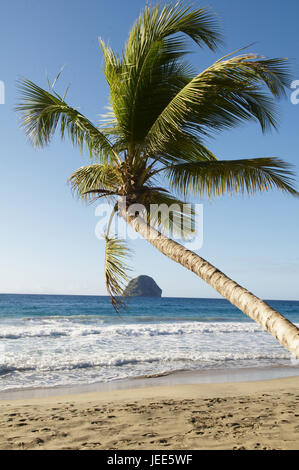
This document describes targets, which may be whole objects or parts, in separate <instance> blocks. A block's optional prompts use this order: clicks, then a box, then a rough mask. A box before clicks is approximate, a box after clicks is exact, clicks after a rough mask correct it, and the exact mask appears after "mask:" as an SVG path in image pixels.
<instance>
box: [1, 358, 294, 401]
mask: <svg viewBox="0 0 299 470" xmlns="http://www.w3.org/2000/svg"><path fill="white" fill-rule="evenodd" d="M288 377H289V378H296V377H297V378H298V379H299V366H297V365H292V366H286V365H280V366H269V367H248V368H231V369H230V368H226V369H207V370H177V371H169V372H165V373H161V374H153V375H148V376H136V377H128V378H125V379H117V380H112V381H110V382H95V383H92V384H73V385H60V386H53V387H36V388H25V389H10V390H7V391H5V390H4V391H0V404H1V403H2V402H3V401H7V400H10V401H13V400H22V399H31V398H37V399H39V398H47V397H56V396H72V395H79V394H89V393H105V392H114V391H121V390H125V391H126V390H135V389H136V390H138V389H144V388H145V389H146V388H155V387H172V386H179V385H180V386H185V385H202V384H207V385H209V384H224V383H226V384H234V383H236V384H238V383H251V382H260V381H262V382H264V381H271V380H275V379H277V380H279V379H284V378H288Z"/></svg>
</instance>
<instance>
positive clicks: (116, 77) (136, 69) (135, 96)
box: [100, 2, 220, 152]
mask: <svg viewBox="0 0 299 470" xmlns="http://www.w3.org/2000/svg"><path fill="white" fill-rule="evenodd" d="M186 38H191V39H193V40H194V41H195V42H196V43H197V44H198V45H200V46H202V45H206V46H208V47H209V48H210V49H212V50H214V48H215V47H216V45H217V44H218V43H220V33H219V28H218V24H217V21H216V18H215V16H214V15H212V14H211V13H210V12H208V11H207V10H205V9H203V8H201V9H196V8H194V7H192V5H191V4H190V5H186V4H185V3H184V2H177V3H176V4H173V3H167V4H166V5H165V6H164V7H162V6H160V5H155V6H146V7H145V9H144V11H143V12H142V13H141V15H140V17H139V19H138V20H137V21H136V23H135V25H134V26H133V28H132V30H131V32H130V35H129V39H128V42H127V44H126V47H125V51H124V53H123V54H122V56H121V57H118V55H117V54H115V53H114V52H113V50H112V49H111V48H110V47H109V46H107V45H105V43H104V42H103V41H102V40H100V46H101V48H102V51H103V54H104V58H105V68H104V72H105V75H106V79H107V82H108V84H109V87H110V91H111V105H112V107H113V111H114V114H115V116H116V119H117V121H118V124H119V126H120V128H121V130H122V133H123V135H124V136H126V138H127V140H128V142H129V143H130V149H131V152H132V151H133V150H132V149H133V147H134V146H135V144H136V143H137V144H138V143H140V142H141V141H142V140H143V138H144V136H145V135H146V133H147V132H148V130H149V128H150V127H151V126H152V124H153V122H154V121H155V120H156V118H157V116H158V115H159V114H160V113H161V112H162V110H163V109H164V107H165V106H166V105H167V104H168V102H169V101H170V100H171V99H172V98H173V97H174V96H175V95H176V94H177V93H178V91H179V90H180V89H181V88H182V87H183V86H185V85H186V83H187V82H188V81H189V80H191V78H192V77H193V76H194V74H193V73H191V68H190V66H189V65H188V64H186V63H183V62H182V61H181V58H182V56H183V55H185V54H186Z"/></svg>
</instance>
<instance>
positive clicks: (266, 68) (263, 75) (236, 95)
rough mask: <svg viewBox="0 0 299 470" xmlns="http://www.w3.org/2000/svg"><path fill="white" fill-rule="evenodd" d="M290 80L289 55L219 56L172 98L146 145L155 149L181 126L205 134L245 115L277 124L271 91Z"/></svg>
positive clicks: (263, 124) (278, 93)
mask: <svg viewBox="0 0 299 470" xmlns="http://www.w3.org/2000/svg"><path fill="white" fill-rule="evenodd" d="M288 84H289V74H288V70H287V67H286V59H263V58H260V57H259V56H257V55H255V54H246V55H241V56H237V57H231V58H229V59H226V60H222V61H217V62H216V63H214V64H213V65H212V66H211V67H209V68H208V69H206V70H205V71H203V72H202V73H200V74H199V75H197V76H196V77H194V78H193V79H192V80H190V81H189V83H187V84H186V86H185V87H184V88H182V89H181V90H180V91H179V92H178V93H177V95H176V96H175V97H174V98H173V99H172V100H171V101H170V102H169V103H168V105H167V106H166V107H165V108H164V110H163V111H162V112H161V114H160V115H159V116H158V118H157V119H156V121H155V123H154V124H153V126H152V127H151V129H150V130H149V133H148V135H147V138H146V142H145V145H146V146H147V148H149V149H151V151H152V152H154V151H157V149H159V148H160V145H161V144H160V142H161V141H162V142H163V141H165V140H171V139H172V138H173V136H174V135H176V134H177V133H178V132H179V131H180V130H186V129H188V130H189V131H191V132H192V133H195V134H196V133H198V134H201V135H203V136H205V135H209V134H210V133H211V132H212V131H213V132H214V131H217V130H221V129H226V128H230V127H234V126H236V125H237V124H239V123H240V122H242V121H244V120H255V121H257V122H259V123H260V125H261V128H262V130H263V131H265V130H267V129H268V128H271V127H276V107H275V105H274V100H273V96H274V97H279V96H282V95H283V94H284V93H285V87H286V86H288ZM264 88H265V89H268V93H266V91H264ZM271 95H272V96H271Z"/></svg>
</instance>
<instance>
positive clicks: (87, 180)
mask: <svg viewBox="0 0 299 470" xmlns="http://www.w3.org/2000/svg"><path fill="white" fill-rule="evenodd" d="M68 182H69V183H70V184H71V187H72V190H73V191H74V192H75V193H76V194H77V195H78V196H79V198H81V199H84V200H88V199H91V198H93V196H94V195H95V194H103V195H105V194H107V195H109V193H115V192H116V191H117V188H118V187H119V185H120V184H121V174H120V172H119V170H118V169H117V168H116V167H115V166H113V165H108V164H101V163H95V164H93V165H87V166H82V167H81V168H78V169H77V170H76V171H74V173H73V174H72V175H71V176H70V178H69V179H68Z"/></svg>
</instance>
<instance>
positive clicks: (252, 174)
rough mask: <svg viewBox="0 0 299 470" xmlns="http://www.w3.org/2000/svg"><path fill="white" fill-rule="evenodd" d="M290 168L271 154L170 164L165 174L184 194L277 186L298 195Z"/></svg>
mask: <svg viewBox="0 0 299 470" xmlns="http://www.w3.org/2000/svg"><path fill="white" fill-rule="evenodd" d="M290 168H291V165H290V164H288V163H286V162H284V161H282V160H280V159H278V158H274V157H272V158H271V157H268V158H251V159H243V160H217V161H206V162H188V163H181V164H178V165H173V166H170V167H169V168H168V169H166V170H165V174H166V175H167V177H168V178H169V184H170V187H171V189H173V190H175V191H177V192H178V193H179V194H184V195H185V194H190V192H193V193H195V194H197V195H200V196H203V195H207V196H208V197H212V196H221V195H223V194H226V193H227V194H231V195H232V194H244V193H245V192H246V193H247V194H254V193H256V192H257V191H270V190H272V189H274V188H276V189H279V190H281V191H283V192H286V193H289V194H291V195H293V196H298V195H299V193H298V192H297V190H296V189H295V187H294V183H295V178H294V176H295V175H294V173H293V172H292V171H291V170H290Z"/></svg>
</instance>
